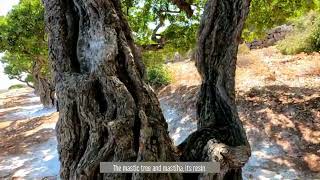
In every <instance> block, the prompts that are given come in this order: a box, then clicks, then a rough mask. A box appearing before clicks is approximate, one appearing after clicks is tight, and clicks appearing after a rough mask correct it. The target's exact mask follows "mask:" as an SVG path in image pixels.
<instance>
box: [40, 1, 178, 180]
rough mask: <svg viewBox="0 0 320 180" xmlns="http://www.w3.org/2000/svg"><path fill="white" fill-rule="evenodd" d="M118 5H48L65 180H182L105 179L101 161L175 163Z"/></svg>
mask: <svg viewBox="0 0 320 180" xmlns="http://www.w3.org/2000/svg"><path fill="white" fill-rule="evenodd" d="M119 3H120V1H118V0H104V1H101V0H74V1H72V0H65V1H60V0H44V4H45V9H46V22H47V30H48V33H49V56H50V59H51V61H52V62H51V63H52V69H53V78H54V82H55V85H56V93H57V97H58V101H59V112H60V113H59V121H58V123H57V127H56V130H57V139H58V152H59V156H60V161H61V169H60V176H61V178H62V179H181V177H182V176H181V175H180V174H100V173H99V163H100V162H101V161H124V162H125V161H169V162H170V161H177V160H178V159H177V155H176V154H175V152H174V147H173V145H172V142H171V139H170V137H169V135H168V132H167V123H166V122H165V119H164V117H163V115H162V112H161V109H160V106H159V102H158V99H157V97H156V95H155V93H154V92H153V91H152V89H151V88H150V87H149V86H148V85H146V84H145V83H144V81H143V80H142V79H143V75H144V68H143V66H142V63H141V60H140V56H139V53H138V51H137V50H136V48H135V45H134V43H133V39H132V36H131V31H130V29H129V27H128V24H127V21H126V19H125V18H124V17H123V16H122V12H121V7H120V4H119Z"/></svg>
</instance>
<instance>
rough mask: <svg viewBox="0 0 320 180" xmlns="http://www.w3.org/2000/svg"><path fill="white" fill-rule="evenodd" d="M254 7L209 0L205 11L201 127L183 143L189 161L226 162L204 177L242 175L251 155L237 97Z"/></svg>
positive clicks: (240, 0) (245, 1) (241, 1)
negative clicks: (241, 52) (240, 56)
mask: <svg viewBox="0 0 320 180" xmlns="http://www.w3.org/2000/svg"><path fill="white" fill-rule="evenodd" d="M248 11H249V0H208V2H207V4H206V7H205V10H204V14H203V16H202V20H201V24H200V29H199V32H198V33H199V34H198V49H197V54H196V56H197V57H196V65H197V68H198V71H199V73H200V75H201V77H202V81H203V82H202V85H201V90H200V95H199V100H198V104H197V115H198V119H199V121H198V130H197V131H196V132H195V133H193V134H192V135H190V136H189V137H188V139H187V140H186V141H185V142H184V143H183V144H181V145H180V149H181V150H182V151H183V154H182V156H181V160H183V161H207V160H218V161H219V162H220V163H221V173H220V174H219V175H201V177H203V176H205V177H210V178H217V179H241V178H242V177H241V167H242V166H243V165H244V164H245V162H246V161H247V160H248V158H249V156H250V145H249V143H248V141H247V138H246V134H245V131H244V129H243V126H242V124H241V122H240V120H239V116H238V113H237V108H236V103H235V70H236V57H237V51H238V45H239V40H240V36H241V32H242V28H243V24H244V21H245V18H246V16H247V14H248ZM198 152H203V153H198ZM194 176H198V175H194ZM189 177H190V176H189Z"/></svg>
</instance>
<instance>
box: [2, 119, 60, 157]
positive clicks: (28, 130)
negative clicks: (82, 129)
mask: <svg viewBox="0 0 320 180" xmlns="http://www.w3.org/2000/svg"><path fill="white" fill-rule="evenodd" d="M55 116H57V115H55V114H54V115H51V116H45V117H39V118H33V119H31V120H23V121H20V120H19V121H18V120H17V121H13V122H11V123H10V124H9V125H8V126H5V127H3V128H0V136H1V139H0V155H2V156H6V155H8V154H10V155H12V154H22V153H26V150H27V149H28V148H29V147H31V146H33V145H35V144H39V143H42V142H44V141H46V140H48V139H49V138H51V137H52V136H55V130H54V129H52V128H48V127H46V126H45V125H46V124H48V123H51V121H52V123H55V122H54V121H53V120H52V118H55ZM48 121H49V122H48Z"/></svg>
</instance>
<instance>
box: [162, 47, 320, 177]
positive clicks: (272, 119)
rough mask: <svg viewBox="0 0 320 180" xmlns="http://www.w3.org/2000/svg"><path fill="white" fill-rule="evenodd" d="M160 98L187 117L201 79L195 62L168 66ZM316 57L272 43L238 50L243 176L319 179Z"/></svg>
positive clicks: (319, 62)
mask: <svg viewBox="0 0 320 180" xmlns="http://www.w3.org/2000/svg"><path fill="white" fill-rule="evenodd" d="M167 66H168V68H169V69H171V71H172V72H173V74H174V77H175V80H174V83H172V84H171V85H169V86H167V87H165V88H163V89H161V90H160V91H159V93H158V94H159V97H160V101H164V100H165V101H167V103H168V104H172V105H173V106H174V108H175V109H178V110H179V111H180V112H183V113H185V115H190V116H192V117H191V119H192V120H193V121H194V122H196V112H195V104H196V100H197V93H198V89H199V85H200V77H199V75H198V73H197V70H196V68H195V67H194V62H177V63H173V64H168V65H167ZM319 87H320V55H319V54H317V53H315V54H311V55H307V54H299V55H296V56H285V55H282V54H280V53H279V52H278V51H277V50H276V49H275V48H274V47H270V48H265V49H260V50H253V51H251V52H248V53H245V54H240V55H239V56H238V63H237V75H236V91H237V104H238V111H239V115H240V118H241V121H242V123H243V125H244V127H245V129H246V132H247V136H248V139H249V141H250V144H251V148H252V157H251V158H250V160H249V162H248V164H247V165H246V167H245V168H244V173H243V174H244V178H245V179H266V178H270V179H320V89H319Z"/></svg>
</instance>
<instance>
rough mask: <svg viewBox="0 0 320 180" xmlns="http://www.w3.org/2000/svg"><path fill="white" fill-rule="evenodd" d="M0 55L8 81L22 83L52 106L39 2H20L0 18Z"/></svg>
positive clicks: (22, 0) (42, 20)
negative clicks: (13, 79) (12, 79)
mask: <svg viewBox="0 0 320 180" xmlns="http://www.w3.org/2000/svg"><path fill="white" fill-rule="evenodd" d="M0 52H4V54H5V55H4V57H3V58H2V60H1V61H2V62H3V63H4V64H5V71H4V72H5V73H6V74H8V76H9V78H15V79H17V80H19V81H22V82H25V83H26V84H27V85H29V86H30V87H32V88H34V89H35V91H36V93H37V94H39V96H40V100H41V102H42V103H43V104H44V105H45V106H52V105H53V103H54V87H53V84H52V83H51V76H50V71H49V66H48V46H47V35H46V33H45V23H44V8H43V5H42V4H41V2H40V0H21V1H20V2H19V4H18V5H16V6H14V7H13V9H12V10H11V11H10V12H9V13H8V14H7V15H6V16H4V17H0Z"/></svg>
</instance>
